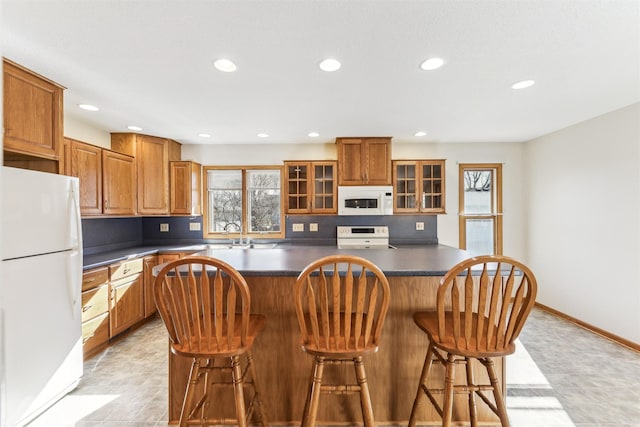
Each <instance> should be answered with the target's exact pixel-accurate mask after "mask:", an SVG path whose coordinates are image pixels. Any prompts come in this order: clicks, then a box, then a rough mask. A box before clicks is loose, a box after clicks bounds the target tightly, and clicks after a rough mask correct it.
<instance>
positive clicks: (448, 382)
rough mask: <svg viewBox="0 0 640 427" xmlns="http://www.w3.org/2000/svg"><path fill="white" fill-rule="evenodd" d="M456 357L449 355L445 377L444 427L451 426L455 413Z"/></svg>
mask: <svg viewBox="0 0 640 427" xmlns="http://www.w3.org/2000/svg"><path fill="white" fill-rule="evenodd" d="M454 359H455V358H454V356H453V355H452V354H451V353H448V354H447V363H446V365H447V370H446V373H445V377H444V399H443V402H442V427H449V426H450V425H451V415H452V412H453V383H454V380H455V372H456V371H455V363H454Z"/></svg>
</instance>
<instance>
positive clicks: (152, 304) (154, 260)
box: [143, 255, 158, 318]
mask: <svg viewBox="0 0 640 427" xmlns="http://www.w3.org/2000/svg"><path fill="white" fill-rule="evenodd" d="M143 262H144V267H143V268H144V317H145V318H147V317H149V316H152V315H153V314H155V312H156V311H157V310H156V300H155V298H154V297H153V282H154V277H153V267H155V266H156V265H158V256H157V255H150V256H146V257H144V259H143Z"/></svg>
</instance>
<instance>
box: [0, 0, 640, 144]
mask: <svg viewBox="0 0 640 427" xmlns="http://www.w3.org/2000/svg"><path fill="white" fill-rule="evenodd" d="M1 13H2V29H1V31H2V53H3V55H4V56H6V57H7V58H9V59H12V60H14V61H16V62H18V63H20V64H23V65H25V66H27V67H28V68H31V69H33V70H34V71H37V72H39V73H40V74H43V75H45V76H47V77H49V78H51V79H52V80H55V81H57V82H58V83H60V84H62V85H64V86H65V87H67V90H66V91H65V113H66V114H69V115H73V116H74V117H79V118H80V120H85V121H87V122H89V123H91V124H92V125H93V126H96V127H97V128H100V129H102V130H105V131H107V132H123V131H125V132H126V131H127V125H130V124H135V125H139V126H141V127H142V128H143V131H142V133H146V134H151V135H161V136H165V137H169V138H173V139H176V140H178V141H180V142H182V143H186V144H189V143H193V144H201V143H207V144H217V143H255V142H260V143H265V142H271V143H308V142H329V141H333V140H334V139H335V137H338V136H392V137H394V141H406V142H493V141H495V142H502V141H526V140H530V139H532V138H535V137H537V136H540V135H544V134H547V133H550V132H553V131H555V130H558V129H561V128H564V127H566V126H569V125H572V124H574V123H577V122H580V121H583V120H586V119H589V118H592V117H595V116H598V115H601V114H603V113H606V112H609V111H612V110H615V109H618V108H621V107H624V106H626V105H629V104H632V103H635V102H638V101H640V29H639V28H640V1H638V0H529V1H526V0H494V1H489V0H474V1H471V0H469V1H462V0H423V1H401V0H396V1H394V0H377V1H376V0H370V1H358V0H350V1H349V0H346V1H320V0H316V1H312V0H295V1H287V0H282V1H268V0H262V1H247V0H233V1H211V0H210V1H195V0H182V1H177V0H174V1H169V0H157V1H151V0H147V1H142V0H140V1H133V0H129V1H125V0H93V1H86V0H66V1H62V0H55V1H54V0H51V1H45V0H40V1H35V0H3V2H2V11H1ZM432 56H439V57H442V58H444V59H445V61H446V63H445V65H444V67H442V68H440V69H438V70H436V71H430V72H427V71H422V70H421V69H420V68H419V64H420V62H421V61H422V60H424V59H426V58H429V57H432ZM219 57H227V58H230V59H232V60H233V61H234V62H235V63H236V64H237V65H238V71H236V72H235V73H222V72H219V71H217V70H215V69H214V68H213V66H212V61H213V60H214V59H217V58H219ZM326 57H335V58H337V59H339V60H340V61H341V62H342V68H341V69H340V70H338V71H336V72H333V73H326V72H323V71H320V70H319V69H318V67H317V65H318V62H319V61H320V60H321V59H324V58H326ZM525 79H533V80H535V81H536V84H535V85H534V86H533V87H531V88H528V89H524V90H520V91H514V90H513V89H511V85H512V84H513V83H515V82H517V81H520V80H525ZM80 103H89V104H94V105H97V106H98V107H100V111H99V112H97V113H91V112H87V111H83V110H79V109H78V107H77V105H78V104H80ZM419 130H423V131H426V132H427V135H426V136H424V137H415V136H413V134H414V133H415V132H416V131H419ZM310 131H316V132H318V133H319V134H320V136H319V137H318V138H311V137H309V136H307V134H308V133H309V132H310ZM202 132H205V133H209V134H211V135H212V137H211V138H209V139H208V140H206V139H203V138H200V137H198V134H199V133H202ZM260 132H266V133H268V134H269V135H270V137H269V138H267V139H266V140H265V139H261V138H258V137H257V136H256V135H257V134H258V133H260Z"/></svg>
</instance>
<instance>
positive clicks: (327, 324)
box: [295, 255, 390, 427]
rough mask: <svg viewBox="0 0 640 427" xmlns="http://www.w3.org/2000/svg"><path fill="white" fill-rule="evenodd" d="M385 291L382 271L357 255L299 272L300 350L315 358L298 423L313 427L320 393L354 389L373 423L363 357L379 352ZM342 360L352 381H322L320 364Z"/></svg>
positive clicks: (368, 424)
mask: <svg viewBox="0 0 640 427" xmlns="http://www.w3.org/2000/svg"><path fill="white" fill-rule="evenodd" d="M389 293H390V292H389V282H388V281H387V278H386V277H385V275H384V274H383V273H382V271H381V270H380V269H379V268H378V267H377V266H376V265H374V264H373V263H371V262H370V261H368V260H366V259H364V258H360V257H356V256H350V255H332V256H328V257H324V258H321V259H318V260H316V261H315V262H312V263H311V264H309V265H308V266H307V267H306V268H305V269H304V270H303V271H302V273H300V275H299V276H298V279H297V282H296V288H295V304H296V314H297V317H298V323H299V325H300V332H301V335H302V350H303V351H305V352H306V353H308V354H310V355H312V356H313V359H314V360H313V370H312V374H311V380H310V384H309V391H308V395H307V400H306V403H305V408H304V414H303V416H302V426H303V427H313V426H315V423H316V414H317V412H318V403H319V400H320V393H321V392H323V393H340V394H348V393H358V394H359V395H360V407H361V410H362V418H363V420H364V424H365V426H366V427H373V425H374V417H373V407H372V405H371V397H370V395H369V386H368V384H367V375H366V373H365V368H364V363H363V356H364V355H366V354H371V353H375V352H376V351H378V343H379V340H380V333H381V332H382V325H383V323H384V319H385V317H386V315H387V310H388V308H389ZM345 361H346V362H348V363H353V366H354V369H355V376H356V379H357V384H344V383H343V384H331V385H329V384H323V382H322V380H323V372H324V367H325V364H331V363H341V362H345Z"/></svg>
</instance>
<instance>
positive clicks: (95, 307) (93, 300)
mask: <svg viewBox="0 0 640 427" xmlns="http://www.w3.org/2000/svg"><path fill="white" fill-rule="evenodd" d="M108 310H109V285H107V284H105V285H102V286H100V287H98V288H94V289H91V290H89V291H84V292H83V293H82V321H83V322H85V321H87V320H89V319H93V318H94V317H96V316H98V315H100V314H103V313H106V312H107V311H108Z"/></svg>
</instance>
